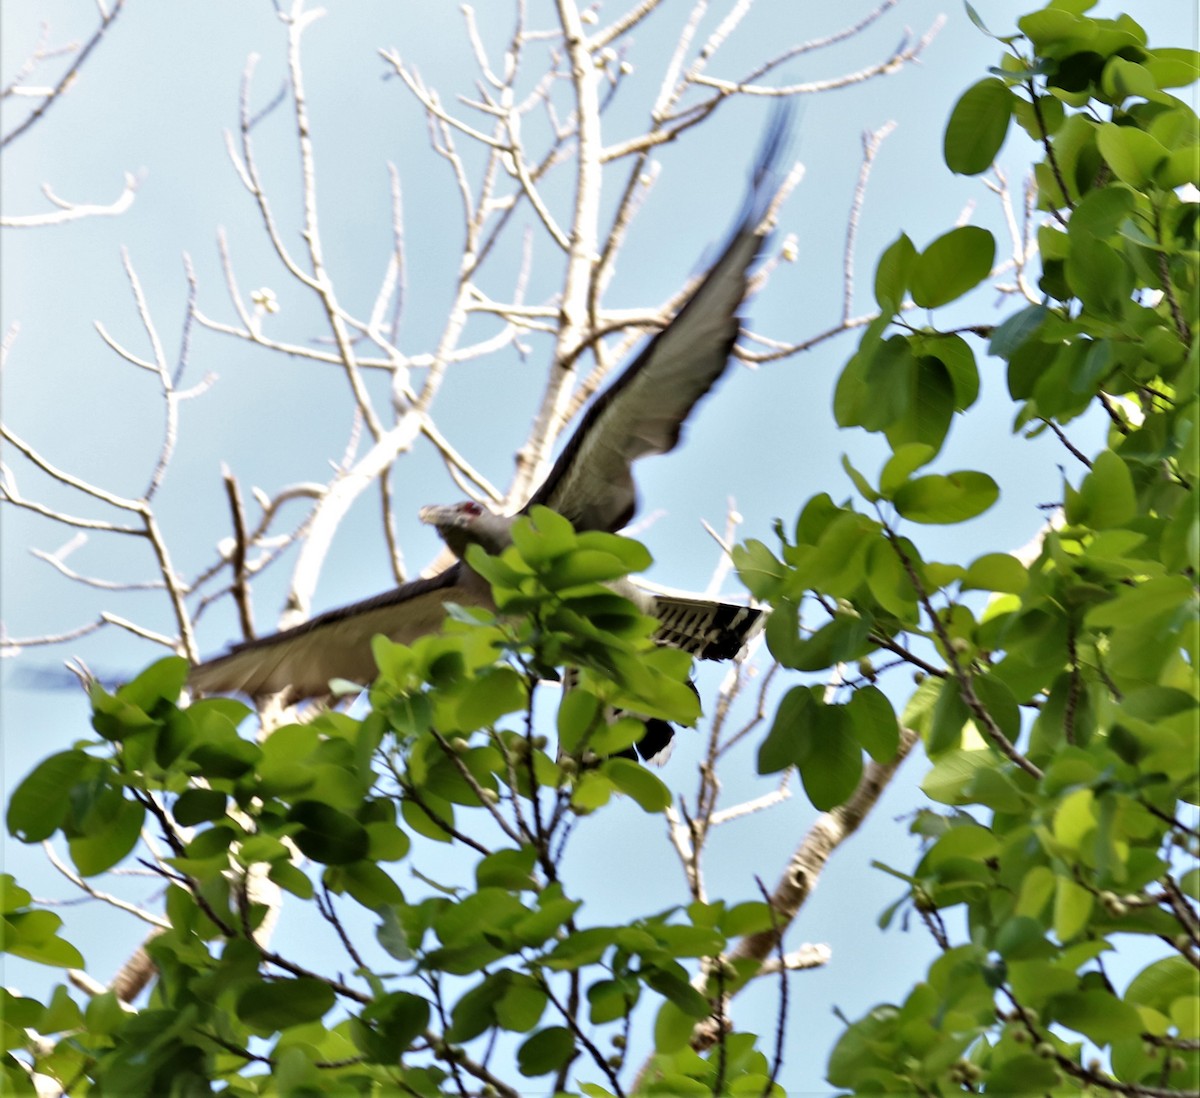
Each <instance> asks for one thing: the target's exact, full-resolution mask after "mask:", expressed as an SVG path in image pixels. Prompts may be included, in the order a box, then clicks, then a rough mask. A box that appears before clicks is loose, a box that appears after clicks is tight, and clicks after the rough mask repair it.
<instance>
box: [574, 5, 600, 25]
mask: <svg viewBox="0 0 1200 1098" xmlns="http://www.w3.org/2000/svg"><path fill="white" fill-rule="evenodd" d="M579 21H580V22H581V23H583V24H585V25H586V26H589V27H594V26H595V25H596V24H597V23H599V22H600V16H599V15H598V14H596V9H595V8H588V9H587V10H586V11H581V12H580V13H579Z"/></svg>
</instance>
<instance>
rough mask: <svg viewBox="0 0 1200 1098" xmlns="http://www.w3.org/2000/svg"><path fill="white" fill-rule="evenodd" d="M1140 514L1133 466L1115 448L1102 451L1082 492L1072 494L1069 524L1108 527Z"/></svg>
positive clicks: (1085, 481) (1099, 527)
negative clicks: (1132, 473)
mask: <svg viewBox="0 0 1200 1098" xmlns="http://www.w3.org/2000/svg"><path fill="white" fill-rule="evenodd" d="M1136 514H1137V495H1136V493H1135V491H1134V487H1133V477H1132V476H1131V475H1130V472H1129V466H1128V465H1126V464H1125V462H1124V461H1122V460H1121V457H1120V456H1119V455H1118V454H1116V453H1114V452H1113V451H1112V450H1101V451H1100V453H1099V454H1097V455H1096V458H1095V460H1094V461H1093V462H1092V468H1091V471H1090V472H1089V473H1088V475H1087V476H1086V477H1084V480H1083V484H1082V485H1081V486H1080V489H1079V492H1078V493H1077V494H1075V495H1072V496H1070V497H1068V501H1067V506H1066V517H1067V521H1068V522H1069V523H1073V524H1079V525H1086V526H1092V527H1094V528H1095V529H1097V530H1108V529H1111V528H1113V527H1114V526H1123V525H1124V524H1125V523H1127V522H1129V521H1130V520H1131V519H1132V518H1133V517H1134V516H1135V515H1136Z"/></svg>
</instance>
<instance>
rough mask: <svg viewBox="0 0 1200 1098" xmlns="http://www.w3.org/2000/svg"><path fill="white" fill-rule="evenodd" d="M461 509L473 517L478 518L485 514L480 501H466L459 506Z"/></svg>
mask: <svg viewBox="0 0 1200 1098" xmlns="http://www.w3.org/2000/svg"><path fill="white" fill-rule="evenodd" d="M459 510H460V511H462V513H463V514H464V515H470V516H471V517H472V518H476V517H478V516H479V515H482V514H483V508H482V507H481V506H480V505H479V504H478V503H464V504H462V506H461V507H459Z"/></svg>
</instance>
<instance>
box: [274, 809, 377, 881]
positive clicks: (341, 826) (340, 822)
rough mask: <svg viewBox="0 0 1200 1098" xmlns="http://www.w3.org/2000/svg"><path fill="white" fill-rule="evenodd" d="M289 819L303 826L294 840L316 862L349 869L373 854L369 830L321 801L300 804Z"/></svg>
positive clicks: (289, 815)
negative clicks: (368, 853) (369, 852)
mask: <svg viewBox="0 0 1200 1098" xmlns="http://www.w3.org/2000/svg"><path fill="white" fill-rule="evenodd" d="M288 819H289V820H290V821H291V822H292V823H298V824H300V830H299V831H297V832H296V833H295V835H293V839H294V840H295V843H296V845H297V846H298V847H299V848H300V849H301V851H303V852H304V854H306V855H307V856H308V857H310V858H312V859H313V861H316V862H321V863H323V864H324V865H346V864H348V863H350V862H357V861H359V860H360V859H362V858H365V857H366V856H367V852H368V851H369V850H370V846H371V842H370V839H369V838H368V836H367V831H366V828H364V827H363V825H362V824H360V823H359V822H358V821H357V820H356V819H354V817H353V816H348V815H347V814H346V813H345V812H341V811H339V810H338V809H336V808H334V807H332V806H331V805H328V804H324V803H323V802H321V801H309V800H304V801H297V802H296V803H295V804H294V805H292V809H291V811H290V812H289V813H288Z"/></svg>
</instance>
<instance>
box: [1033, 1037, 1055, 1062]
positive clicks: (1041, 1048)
mask: <svg viewBox="0 0 1200 1098" xmlns="http://www.w3.org/2000/svg"><path fill="white" fill-rule="evenodd" d="M1033 1051H1034V1052H1036V1053H1037V1054H1038V1055H1039V1056H1040V1057H1041V1058H1042V1059H1043V1060H1053V1059H1054V1057H1055V1056H1057V1055H1058V1050H1057V1049H1056V1048H1055V1047H1054V1046H1053V1045H1052V1044H1051V1043H1050V1042H1049V1041H1039V1042H1038V1043H1037V1045H1035V1046H1034V1049H1033Z"/></svg>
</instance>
